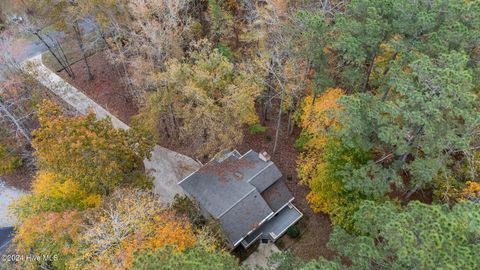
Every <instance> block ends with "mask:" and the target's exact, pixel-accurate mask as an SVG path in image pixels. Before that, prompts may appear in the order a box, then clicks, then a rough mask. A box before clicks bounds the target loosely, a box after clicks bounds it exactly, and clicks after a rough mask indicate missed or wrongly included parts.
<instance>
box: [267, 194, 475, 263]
mask: <svg viewBox="0 0 480 270" xmlns="http://www.w3.org/2000/svg"><path fill="white" fill-rule="evenodd" d="M354 221H355V230H356V231H358V232H359V235H358V236H355V235H351V234H349V233H347V232H346V231H345V230H343V229H340V228H338V227H336V228H335V229H334V232H333V233H332V235H331V236H330V241H329V247H330V248H332V249H333V250H335V251H336V252H337V253H338V255H339V256H341V257H343V258H345V259H348V260H349V262H350V263H349V264H348V266H346V265H342V264H341V263H340V260H339V258H337V259H336V260H334V261H327V260H325V259H324V258H320V259H318V260H314V261H310V262H304V261H302V260H300V259H298V258H295V257H293V256H292V255H291V254H288V253H280V254H277V255H275V256H274V257H272V258H271V261H270V265H275V264H277V265H279V268H275V267H270V268H269V269H358V270H360V269H361V270H368V269H425V270H427V269H478V268H479V267H480V257H479V256H478V246H479V244H480V238H479V236H480V230H479V228H480V204H478V203H472V202H465V203H460V204H458V205H456V206H454V207H453V208H451V209H450V208H449V207H448V206H444V205H426V204H422V203H419V202H416V201H414V202H411V203H410V204H409V205H408V206H406V207H405V208H404V209H402V208H399V207H398V206H395V205H393V204H392V203H384V204H376V203H374V202H372V201H365V202H364V203H363V204H362V205H361V206H360V209H359V210H358V211H357V212H356V213H355V215H354Z"/></svg>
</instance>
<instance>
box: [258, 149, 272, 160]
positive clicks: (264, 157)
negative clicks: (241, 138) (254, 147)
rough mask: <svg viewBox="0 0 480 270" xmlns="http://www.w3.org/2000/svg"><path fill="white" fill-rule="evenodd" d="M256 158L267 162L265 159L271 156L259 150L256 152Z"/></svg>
mask: <svg viewBox="0 0 480 270" xmlns="http://www.w3.org/2000/svg"><path fill="white" fill-rule="evenodd" d="M258 158H259V159H261V160H263V161H265V162H267V161H269V160H270V158H271V157H270V155H269V154H268V153H267V152H266V151H263V152H261V153H260V154H258Z"/></svg>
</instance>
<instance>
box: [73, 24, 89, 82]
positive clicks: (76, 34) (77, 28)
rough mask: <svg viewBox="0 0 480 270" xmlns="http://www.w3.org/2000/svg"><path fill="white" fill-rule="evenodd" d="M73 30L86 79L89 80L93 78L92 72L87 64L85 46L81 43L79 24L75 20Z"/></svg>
mask: <svg viewBox="0 0 480 270" xmlns="http://www.w3.org/2000/svg"><path fill="white" fill-rule="evenodd" d="M73 30H74V32H75V37H76V39H77V42H78V46H79V47H80V51H81V53H82V58H83V61H84V62H85V66H86V67H87V72H88V79H89V80H90V81H91V80H93V74H92V71H91V69H90V65H89V64H88V59H87V55H86V53H85V47H84V45H83V40H82V32H81V29H80V26H79V25H78V21H76V22H75V23H74V24H73Z"/></svg>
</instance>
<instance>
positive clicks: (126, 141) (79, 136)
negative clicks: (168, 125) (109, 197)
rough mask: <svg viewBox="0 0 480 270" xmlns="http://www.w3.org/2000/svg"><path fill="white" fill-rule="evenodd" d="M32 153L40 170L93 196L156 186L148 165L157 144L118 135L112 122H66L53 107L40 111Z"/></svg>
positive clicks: (86, 118) (68, 119) (79, 118)
mask: <svg viewBox="0 0 480 270" xmlns="http://www.w3.org/2000/svg"><path fill="white" fill-rule="evenodd" d="M38 119H39V122H40V128H38V129H37V130H35V131H34V133H33V134H34V140H33V147H34V148H35V149H36V150H37V151H36V152H35V155H36V156H37V158H38V164H39V167H40V168H41V169H42V170H45V171H48V172H52V173H55V174H57V175H60V176H62V177H64V178H69V179H72V180H73V181H75V182H77V183H79V185H80V187H81V188H82V189H84V190H85V191H87V192H89V193H97V194H108V193H109V192H110V191H111V190H113V188H114V187H116V186H117V185H135V186H140V187H148V186H151V181H150V179H148V177H147V176H146V175H145V173H144V167H143V166H144V165H143V159H144V158H146V157H148V155H150V152H151V149H152V147H153V143H152V141H151V140H150V139H149V138H148V136H146V135H145V134H143V133H141V132H137V131H136V130H126V131H125V130H116V129H114V128H113V126H112V124H111V122H110V120H109V119H103V120H96V118H95V115H94V114H93V113H90V114H88V115H86V116H77V117H66V116H64V115H63V112H62V111H61V109H60V108H59V107H58V106H56V105H55V104H53V103H51V102H44V103H43V104H42V105H41V106H40V107H39V111H38Z"/></svg>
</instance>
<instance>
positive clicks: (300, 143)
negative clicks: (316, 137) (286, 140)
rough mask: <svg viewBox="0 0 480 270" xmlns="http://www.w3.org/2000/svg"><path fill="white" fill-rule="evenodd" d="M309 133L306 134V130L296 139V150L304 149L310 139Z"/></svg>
mask: <svg viewBox="0 0 480 270" xmlns="http://www.w3.org/2000/svg"><path fill="white" fill-rule="evenodd" d="M310 139H311V135H310V134H308V133H307V132H302V133H301V134H300V136H299V137H298V139H297V140H296V141H295V145H294V146H295V148H296V149H297V150H298V151H303V150H305V146H306V144H307V143H308V142H309V141H310Z"/></svg>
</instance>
